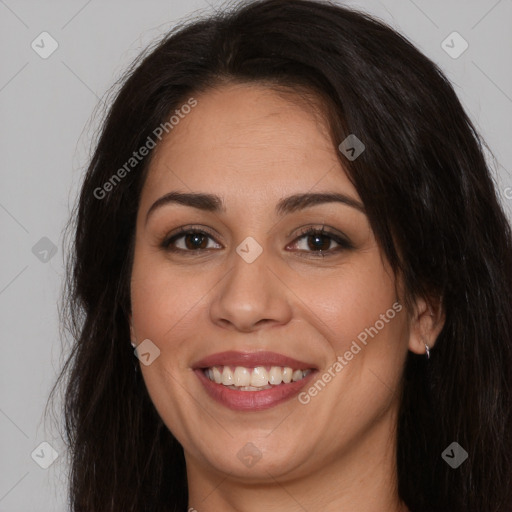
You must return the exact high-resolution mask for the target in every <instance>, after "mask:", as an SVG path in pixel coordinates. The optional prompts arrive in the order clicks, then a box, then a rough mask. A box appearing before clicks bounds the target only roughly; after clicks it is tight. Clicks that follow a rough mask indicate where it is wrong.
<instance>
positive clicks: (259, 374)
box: [251, 366, 268, 388]
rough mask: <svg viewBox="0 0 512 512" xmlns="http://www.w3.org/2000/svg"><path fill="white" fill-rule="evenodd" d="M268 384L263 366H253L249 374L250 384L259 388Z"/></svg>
mask: <svg viewBox="0 0 512 512" xmlns="http://www.w3.org/2000/svg"><path fill="white" fill-rule="evenodd" d="M267 384H268V372H267V370H265V368H263V366H258V367H257V368H254V370H253V371H252V374H251V386H254V387H255V388H261V387H263V386H266V385H267Z"/></svg>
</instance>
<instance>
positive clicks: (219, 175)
mask: <svg viewBox="0 0 512 512" xmlns="http://www.w3.org/2000/svg"><path fill="white" fill-rule="evenodd" d="M481 144H482V143H481V141H480V138H479V136H478V134H477V133H476V131H475V129H474V127H473V125H472V124H471V122H470V120H469V119H468V117H467V115H466V113H465V112H464V110H463V108H462V106H461V104H460V102H459V101H458V99H457V97H456V94H455V93H454V91H453V89H452V87H451V86H450V84H449V82H448V81H447V79H446V78H445V77H444V75H443V74H442V73H441V72H440V71H439V69H438V68H437V67H436V66H435V65H434V64H433V63H432V62H431V61H430V60H428V59H427V58H426V57H425V56H423V55H422V54H421V53H420V52H418V50H416V49H415V48H414V47H413V46H412V45H411V44H410V43H409V42H407V41H406V40H405V39H404V38H403V37H401V36H400V35H398V34H397V33H396V32H394V31H393V30H392V29H390V28H389V27H387V26H385V25H384V24H382V23H381V22H378V21H376V20H374V19H372V18H371V17H369V16H366V15H364V14H361V13H357V12H354V11H351V10H349V9H347V8H343V7H340V6H336V5H330V4H327V3H319V2H314V1H309V0H264V1H260V2H255V3H250V4H247V5H245V6H242V7H239V8H237V9H234V10H233V11H232V12H225V13H222V14H217V15H215V16H212V17H211V18H208V19H204V20H199V21H195V22H193V23H190V24H188V25H186V26H183V27H181V28H180V29H179V30H176V31H175V32H173V33H171V34H169V36H168V37H166V38H165V39H164V40H163V41H161V42H160V43H159V44H158V45H157V46H156V47H155V48H153V49H152V50H151V52H149V53H148V54H147V55H146V56H144V57H143V58H142V57H141V59H140V60H139V61H137V63H136V64H135V65H134V66H133V67H132V69H130V71H129V72H128V74H127V76H126V79H125V81H124V83H123V85H122V87H121V88H120V90H119V92H118V93H117V96H116V98H115V101H114V102H113V104H112V107H111V108H110V111H109V114H108V117H107V118H106V120H105V123H104V126H103V130H102V133H101V137H100V139H99V141H98V143H97V147H96V150H95V153H94V156H93V158H92V161H91V163H90V166H89V168H88V171H87V174H86V176H85V180H84V183H83V186H82V190H81V195H80V200H79V203H78V207H77V215H76V231H75V244H74V251H73V255H72V258H71V260H70V265H71V266H70V274H69V281H68V285H69V288H68V294H67V297H66V304H67V305H68V313H69V318H70V319H71V323H70V328H71V329H72V332H73V335H74V337H75V340H76V344H75V347H74V351H73V353H72V355H71V357H70V358H69V360H68V361H67V364H66V366H65V367H64V369H63V371H62V374H61V377H60V378H61V379H62V378H63V377H64V376H67V378H68V382H67V390H66V397H65V405H66V409H65V417H66V433H67V436H68V442H69V446H70V454H71V464H72V465H71V480H70V501H71V505H72V510H73V511H75V512H78V511H88V512H92V511H96V510H98V511H99V510H102V511H107V510H108V511H116V512H117V511H123V512H126V511H134V512H135V511H137V512H141V511H145V510H147V511H162V512H163V511H171V510H172V511H183V510H186V509H187V508H188V509H189V510H197V511H199V512H210V511H218V510H244V511H247V512H250V511H253V510H265V511H273V510H278V509H279V510H280V511H281V512H282V511H288V510H290V511H291V510H294V511H295V510H308V511H310V512H313V511H319V510H322V511H339V510H347V511H348V510H350V511H351V512H358V511H379V512H396V511H414V512H422V511H432V510H435V511H451V512H462V511H464V512H467V511H474V512H476V511H478V512H491V511H492V512H498V511H499V512H504V511H510V510H512V501H511V487H512V486H511V481H512V476H511V461H510V459H511V454H512V435H511V428H510V427H511V423H512V418H511V412H512V406H511V389H512V388H511V384H512V383H511V378H510V367H511V366H512V340H511V332H512V307H511V306H512V304H511V297H512V294H511V293H510V292H511V290H512V244H511V234H510V227H509V225H508V224H507V220H506V217H505V215H504V213H503V211H502V209H501V207H500V205H499V201H498V199H497V196H496V193H495V191H494V188H493V183H492V179H491V177H490V174H489V170H488V168H487V165H486V162H485V159H484V156H483V153H482V148H481ZM130 342H131V344H132V346H133V347H134V348H135V351H133V350H132V349H131V347H130ZM132 363H134V365H132Z"/></svg>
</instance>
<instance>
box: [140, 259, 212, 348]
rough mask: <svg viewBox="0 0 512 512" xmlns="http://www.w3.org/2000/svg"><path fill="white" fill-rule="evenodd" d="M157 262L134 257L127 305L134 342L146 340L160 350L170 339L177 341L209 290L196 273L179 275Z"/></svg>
mask: <svg viewBox="0 0 512 512" xmlns="http://www.w3.org/2000/svg"><path fill="white" fill-rule="evenodd" d="M159 260H160V258H155V257H154V256H153V257H151V256H149V257H148V256H146V255H144V254H143V253H142V254H141V255H140V256H139V255H137V253H136V256H135V260H134V265H133V269H132V279H131V303H132V323H133V326H134V329H135V333H136V336H137V340H138V341H141V340H143V339H145V338H149V339H151V340H152V341H153V342H154V343H155V344H157V345H159V346H160V345H161V346H163V345H164V344H165V343H166V342H168V341H169V340H171V339H180V332H182V331H183V328H184V326H185V325H187V323H189V322H190V320H189V319H190V318H191V317H193V316H194V315H196V314H197V311H198V310H200V309H201V308H202V307H204V304H205V300H206V298H207V291H208V289H209V288H211V287H208V286H207V285H206V283H205V279H204V276H203V277H201V275H200V274H198V273H197V272H196V273H194V274H190V273H187V272H180V271H179V269H176V268H173V267H171V266H170V265H168V264H166V262H162V261H159ZM189 328H190V326H189Z"/></svg>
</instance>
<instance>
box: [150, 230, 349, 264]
mask: <svg viewBox="0 0 512 512" xmlns="http://www.w3.org/2000/svg"><path fill="white" fill-rule="evenodd" d="M195 234H199V235H204V236H206V237H210V238H214V235H213V234H212V233H210V232H208V231H207V230H205V229H198V228H187V227H186V226H183V227H181V228H180V231H179V232H177V233H174V234H172V235H170V236H167V237H166V238H165V239H164V240H163V241H162V243H161V244H160V246H161V247H162V248H163V249H165V250H166V251H169V252H173V253H181V254H186V253H190V254H189V255H190V256H194V255H196V254H197V253H199V252H203V251H211V250H212V249H195V250H193V249H179V248H177V247H172V246H171V244H173V243H174V242H176V240H178V239H180V238H182V237H183V236H185V235H195ZM307 236H322V237H327V238H330V239H331V240H332V241H334V242H336V243H337V244H338V245H339V247H337V248H335V249H334V250H332V249H328V250H327V251H322V250H319V251H306V252H307V253H310V254H313V255H314V256H313V257H314V258H318V257H321V258H325V257H326V256H332V255H334V254H337V253H339V252H341V251H344V250H348V249H353V248H354V246H353V245H352V244H351V243H350V242H349V241H348V240H347V239H345V238H343V237H341V236H339V235H337V234H335V233H332V232H330V231H326V230H325V229H324V226H322V228H321V229H318V228H314V227H307V228H303V229H301V230H300V232H299V236H298V237H296V238H295V239H294V241H293V243H295V242H296V241H298V240H300V239H301V238H304V237H307ZM298 252H299V253H301V252H304V251H301V250H299V251H298ZM301 256H302V255H301ZM302 257H306V258H310V257H311V256H302Z"/></svg>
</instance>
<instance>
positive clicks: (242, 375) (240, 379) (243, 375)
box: [234, 366, 251, 386]
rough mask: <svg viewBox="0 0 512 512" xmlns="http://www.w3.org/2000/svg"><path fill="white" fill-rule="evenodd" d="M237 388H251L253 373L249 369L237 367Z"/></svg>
mask: <svg viewBox="0 0 512 512" xmlns="http://www.w3.org/2000/svg"><path fill="white" fill-rule="evenodd" d="M234 375H235V382H234V384H235V386H249V384H251V372H250V371H249V370H248V369H247V368H243V367H242V366H237V367H236V368H235V374H234Z"/></svg>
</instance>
